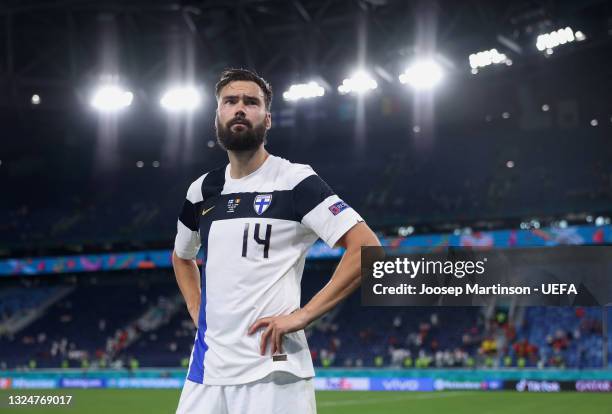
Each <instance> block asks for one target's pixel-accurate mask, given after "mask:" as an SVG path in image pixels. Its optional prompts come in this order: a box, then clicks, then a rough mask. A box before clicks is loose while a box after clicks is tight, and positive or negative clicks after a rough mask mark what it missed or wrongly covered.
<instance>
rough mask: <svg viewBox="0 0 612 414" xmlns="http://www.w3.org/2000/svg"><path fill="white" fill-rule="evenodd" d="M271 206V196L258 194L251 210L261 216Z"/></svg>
mask: <svg viewBox="0 0 612 414" xmlns="http://www.w3.org/2000/svg"><path fill="white" fill-rule="evenodd" d="M270 204H272V194H260V195H258V196H255V201H253V208H254V209H255V212H256V213H257V215H259V216H261V215H262V214H263V213H264V212H265V211H266V210H267V209H268V207H270Z"/></svg>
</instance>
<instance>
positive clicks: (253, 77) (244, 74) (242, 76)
mask: <svg viewBox="0 0 612 414" xmlns="http://www.w3.org/2000/svg"><path fill="white" fill-rule="evenodd" d="M234 81H251V82H255V83H256V84H257V85H259V87H260V88H261V90H262V91H263V93H264V98H265V104H266V109H267V110H268V111H269V110H270V105H271V104H272V87H271V86H270V84H269V83H268V82H267V81H266V80H265V79H264V78H262V77H261V76H259V75H258V74H257V73H255V72H253V71H250V70H248V69H226V70H224V71H223V73H221V78H219V82H217V85H216V86H215V96H216V97H217V99H219V94H220V93H221V89H223V88H224V87H225V86H226V85H227V84H228V83H230V82H234Z"/></svg>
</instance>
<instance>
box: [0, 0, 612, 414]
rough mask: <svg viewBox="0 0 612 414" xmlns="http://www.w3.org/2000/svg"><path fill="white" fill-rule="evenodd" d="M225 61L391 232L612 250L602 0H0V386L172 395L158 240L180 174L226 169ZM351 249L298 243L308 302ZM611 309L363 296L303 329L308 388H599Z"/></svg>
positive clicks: (305, 156)
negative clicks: (311, 370)
mask: <svg viewBox="0 0 612 414" xmlns="http://www.w3.org/2000/svg"><path fill="white" fill-rule="evenodd" d="M227 67H244V68H249V69H253V70H255V71H257V72H258V73H259V74H260V75H262V76H263V77H264V78H265V79H267V80H268V81H269V82H270V83H271V84H272V88H273V91H274V100H273V103H272V122H273V128H272V130H271V131H270V133H269V134H268V144H267V148H268V150H269V151H270V152H271V153H273V154H275V155H279V156H282V157H284V158H287V159H289V160H291V161H293V162H302V163H308V164H310V165H312V167H313V168H314V169H315V171H316V172H317V173H318V174H319V175H320V176H321V177H322V178H323V179H324V180H326V181H327V182H328V183H329V184H330V186H331V187H332V188H333V189H334V190H335V191H336V192H337V193H338V194H339V195H340V196H341V197H342V198H343V199H344V200H345V201H347V202H348V203H349V204H350V205H351V206H352V207H354V208H355V209H356V210H357V211H359V212H360V213H361V215H362V216H363V217H364V218H365V219H366V221H367V222H368V224H369V225H370V227H372V228H373V229H374V230H375V231H376V232H377V233H378V234H379V236H380V237H381V238H382V239H383V241H384V243H385V244H388V245H395V246H397V245H409V246H414V247H420V248H423V249H430V248H435V247H440V246H442V247H443V246H455V245H456V246H473V245H478V246H489V247H491V248H500V249H505V248H514V247H520V246H548V247H550V248H551V249H554V248H555V246H559V245H565V244H584V245H593V244H598V245H609V244H610V243H611V242H612V226H611V225H610V217H611V216H612V100H611V99H610V96H612V78H611V76H610V74H611V73H612V3H610V2H607V1H597V0H588V1H565V0H558V1H554V0H547V1H536V0H532V1H522V0H521V1H514V2H490V1H480V0H471V1H399V0H336V1H333V0H325V1H324V0H292V1H272V0H237V1H216V0H212V1H205V0H202V1H161V0H155V1H151V0H150V1H126V2H119V1H76V0H75V1H27V0H24V1H2V2H0V125H1V126H2V127H1V132H0V136H1V138H0V188H1V189H2V196H1V198H0V212H1V214H0V388H28V387H30V388H31V387H44V388H52V387H102V386H103V387H110V388H117V387H118V388H121V387H129V388H137V387H145V388H147V387H149V388H150V387H156V386H159V387H167V388H177V387H180V386H181V385H182V379H183V378H184V375H185V367H186V366H187V364H188V358H189V354H190V351H191V346H192V344H193V338H194V333H195V330H194V327H193V324H192V323H191V321H190V319H189V316H188V313H187V311H186V309H185V306H184V303H183V300H182V297H181V296H180V293H179V291H178V288H177V286H176V282H175V280H174V275H173V272H172V268H171V264H170V253H171V249H172V247H173V240H174V235H175V231H176V220H177V216H178V213H179V210H180V207H181V205H182V203H183V200H184V197H185V194H186V191H187V188H188V186H189V184H190V183H191V182H192V181H193V180H195V179H196V178H197V177H198V176H200V175H201V174H202V173H204V172H206V171H208V170H210V169H212V168H216V167H219V166H221V165H224V164H225V163H226V162H227V156H226V154H225V153H224V152H223V151H222V150H221V149H220V148H219V147H218V146H217V143H216V138H215V134H214V128H213V127H214V111H215V108H216V101H215V97H214V84H215V82H216V81H217V79H218V77H219V74H220V72H221V71H222V70H223V69H224V68H227ZM340 255H341V252H340V251H339V250H331V249H328V248H326V247H325V246H324V245H323V244H321V242H318V243H317V244H316V245H315V246H314V247H313V249H312V250H311V252H310V253H309V256H308V258H309V259H308V261H307V266H306V270H305V272H304V277H303V294H302V301H307V300H308V299H309V298H310V297H311V296H312V295H313V294H314V293H315V292H316V291H317V290H318V289H320V288H321V287H322V286H323V285H324V284H325V283H326V282H327V280H328V278H329V276H330V275H331V273H332V272H333V269H334V267H335V265H336V264H337V261H338V259H339V257H340ZM610 322H612V314H611V313H610V311H609V308H605V307H604V308H601V307H598V308H584V307H553V308H517V307H514V306H512V304H508V303H503V302H500V303H496V304H493V305H492V306H489V307H486V308H477V307H472V308H364V307H361V305H360V298H359V296H358V294H356V295H353V297H351V298H350V299H349V300H347V301H346V302H345V303H343V304H342V305H341V306H340V307H339V308H337V309H335V310H334V311H333V312H331V313H330V314H329V315H327V316H326V317H324V318H323V319H322V320H320V321H318V322H316V323H315V324H313V325H312V326H310V327H309V328H308V330H307V335H308V339H309V344H310V346H311V350H312V357H313V361H314V363H315V366H316V367H318V368H320V369H319V370H318V375H319V378H320V380H318V382H317V387H318V388H319V389H321V390H325V389H362V390H374V389H394V388H393V387H395V388H397V389H403V390H406V389H410V388H411V387H412V388H414V389H415V390H416V389H418V390H433V389H436V390H440V389H448V388H453V387H454V388H453V389H461V388H462V387H463V388H466V389H473V388H478V389H489V388H494V389H498V388H510V389H519V388H521V387H522V388H523V390H530V383H529V382H521V381H534V383H533V384H531V385H533V386H534V387H536V386H542V387H546V386H548V385H546V384H549V385H550V384H553V383H554V384H558V385H559V387H560V388H563V389H566V388H568V387H569V388H571V389H572V390H576V389H577V388H579V386H578V385H577V384H578V382H579V381H583V382H584V383H585V384H590V385H588V387H599V388H602V387H603V388H605V387H608V388H606V390H608V391H610V390H612V382H611V381H612V373H611V371H610V369H611V367H612V361H611V360H610V358H608V353H610V352H611V351H612V337H611V334H610V332H609V330H608V329H607V326H608V325H609V324H610ZM389 378H396V379H397V380H398V381H399V382H396V383H394V384H391V385H389V384H390V383H388V382H387V383H384V382H383V380H385V379H389ZM71 380H72V382H70V381H71ZM417 380H418V381H417ZM37 381H38V382H37ZM45 381H47V382H45ZM122 381H123V382H122ZM130 381H132V382H130ZM147 381H148V382H147ZM410 381H413V382H410ZM414 381H416V382H414ZM538 381H544V385H542V383H540V382H538ZM546 381H548V382H546ZM572 381H573V382H572ZM398 384H399V385H398ZM415 384H416V385H415ZM483 384H484V385H483ZM521 384H522V385H521ZM534 384H535V385H534ZM538 384H539V385H538ZM606 384H607V385H606ZM551 386H552V387H553V388H554V387H555V386H554V385H551ZM385 387H387V388H385ZM389 387H390V388H389ZM470 387H471V388H470ZM585 387H587V386H586V385H585ZM588 387H587V388H588ZM321 395H322V394H321ZM176 398H178V394H177V393H175V394H172V397H171V398H169V401H170V405H169V406H170V407H172V406H173V405H172V404H173V403H174V402H175V399H176ZM322 398H329V397H322ZM333 398H336V397H333ZM324 402H325V400H324ZM330 412H331V411H330ZM334 412H337V411H334ZM360 412H361V411H360ZM363 412H366V411H363ZM585 412H586V411H585ZM589 412H597V411H589ZM602 412H604V411H602Z"/></svg>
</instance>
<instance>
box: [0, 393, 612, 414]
mask: <svg viewBox="0 0 612 414" xmlns="http://www.w3.org/2000/svg"><path fill="white" fill-rule="evenodd" d="M30 394H31V395H72V396H73V399H72V403H71V405H70V406H64V407H42V406H36V407H15V406H9V405H8V396H9V395H30ZM179 395H180V390H115V389H106V390H80V389H79V390H76V389H75V390H71V389H63V390H4V391H0V412H2V413H4V412H6V413H10V412H14V413H16V414H41V413H46V412H50V413H57V414H60V413H67V414H80V413H83V414H106V413H109V414H123V413H130V414H138V413H143V414H145V413H146V414H162V413H163V414H167V413H173V412H174V410H175V409H176V404H177V402H178V398H179ZM317 407H318V413H319V414H332V413H333V414H396V413H397V414H399V413H402V414H403V413H411V414H429V413H432V414H433V413H452V414H489V413H491V414H492V413H495V414H509V413H520V414H529V413H536V414H583V413H584V414H610V413H612V394H583V393H575V392H564V393H558V394H536V393H531V394H519V393H516V392H512V391H493V392H479V391H475V392H472V391H448V392H429V393H421V392H418V393H417V392H385V391H380V392H374V391H369V392H367V391H364V392H360V391H351V392H341V391H320V392H317ZM232 414H233V413H232Z"/></svg>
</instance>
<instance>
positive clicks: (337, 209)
mask: <svg viewBox="0 0 612 414" xmlns="http://www.w3.org/2000/svg"><path fill="white" fill-rule="evenodd" d="M347 208H349V205H348V204H346V203H345V202H344V201H342V200H340V201H338V202H337V203H334V204H332V205H331V206H329V211H331V213H332V214H333V215H334V216H337V215H338V214H340V213H342V212H343V211H344V210H346V209H347Z"/></svg>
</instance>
